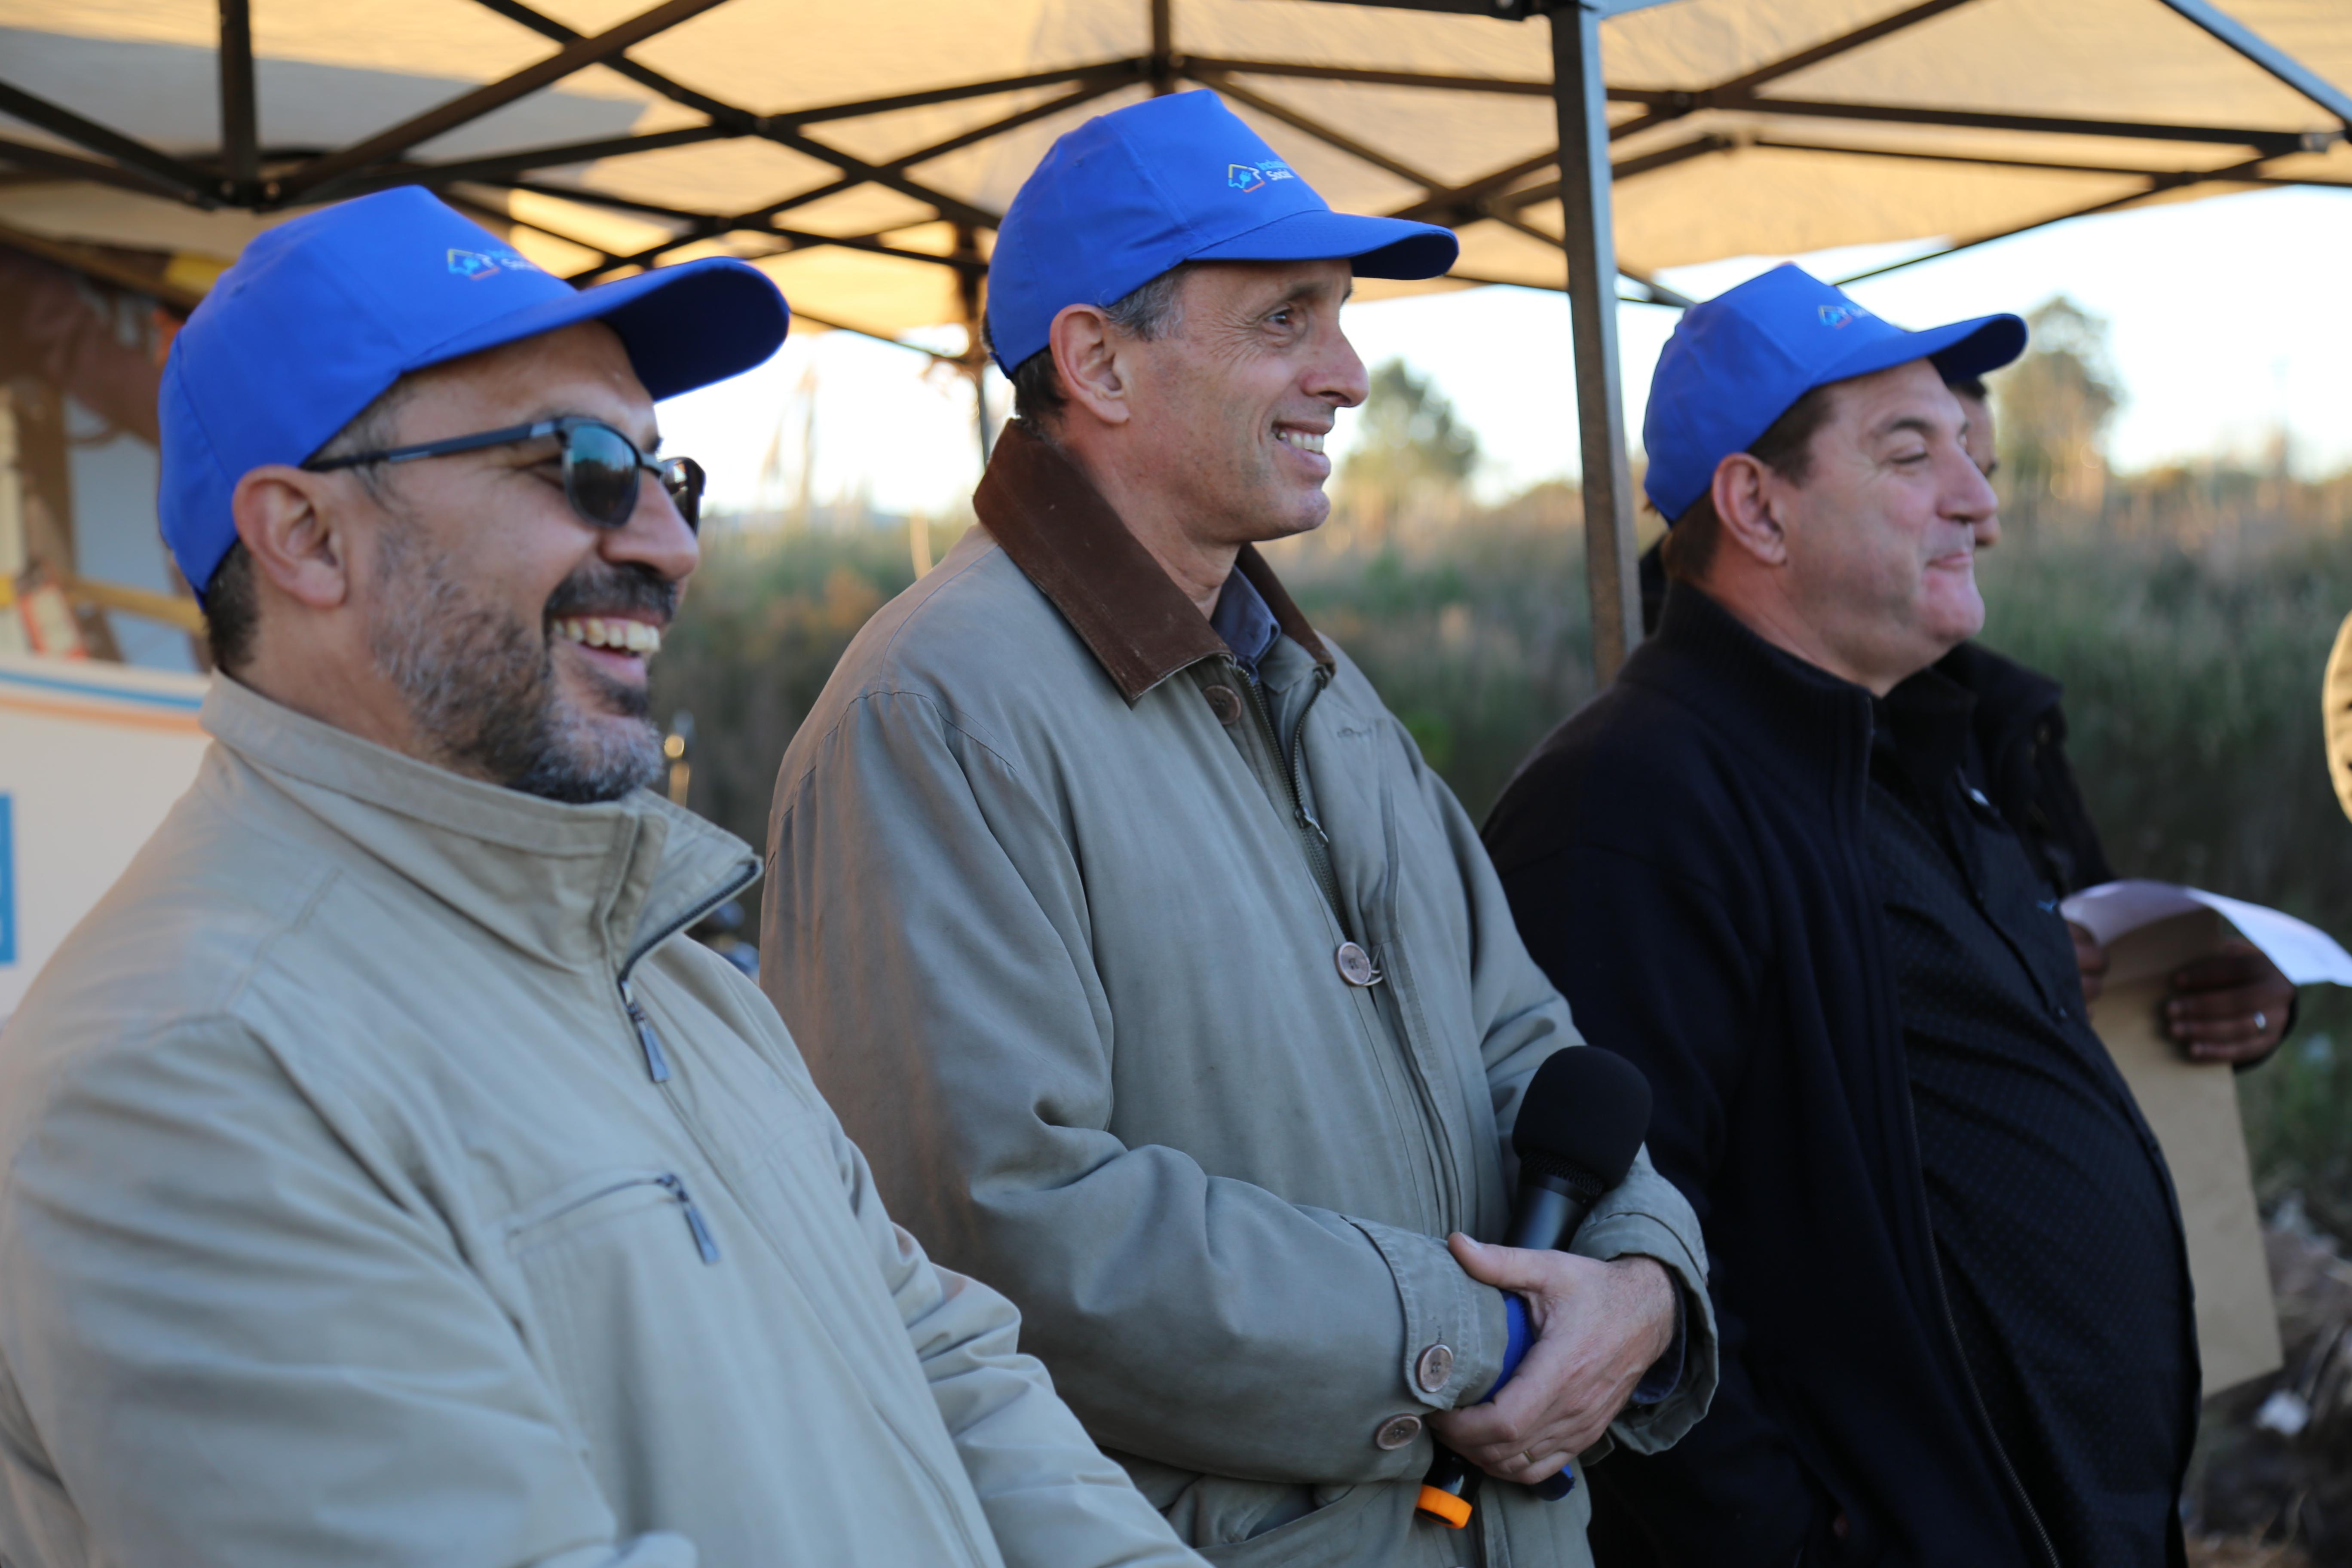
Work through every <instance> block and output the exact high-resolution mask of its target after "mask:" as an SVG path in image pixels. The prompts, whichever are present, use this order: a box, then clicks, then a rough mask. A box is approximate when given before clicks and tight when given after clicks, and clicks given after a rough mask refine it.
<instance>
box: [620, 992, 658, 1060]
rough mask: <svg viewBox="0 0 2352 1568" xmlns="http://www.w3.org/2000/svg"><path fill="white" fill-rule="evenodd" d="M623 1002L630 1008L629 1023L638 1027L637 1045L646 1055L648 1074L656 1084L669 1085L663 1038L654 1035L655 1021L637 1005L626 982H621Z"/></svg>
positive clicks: (633, 994) (634, 995)
mask: <svg viewBox="0 0 2352 1568" xmlns="http://www.w3.org/2000/svg"><path fill="white" fill-rule="evenodd" d="M621 1000H622V1002H623V1003H625V1004H626V1005H627V1006H628V1009H629V1022H631V1023H632V1024H635V1026H637V1044H638V1045H639V1046H640V1047H643V1048H644V1050H645V1053H646V1074H647V1075H648V1076H649V1077H651V1078H652V1079H653V1080H654V1081H655V1082H656V1083H667V1082H668V1081H669V1056H668V1053H667V1052H665V1051H664V1050H663V1049H662V1043H661V1037H660V1036H659V1035H657V1034H656V1033H654V1021H653V1020H652V1019H651V1018H648V1017H646V1010H645V1009H644V1008H643V1007H640V1006H638V1005H637V998H636V994H635V993H634V992H632V991H631V990H630V989H629V983H628V982H627V981H625V980H624V981H622V982H621Z"/></svg>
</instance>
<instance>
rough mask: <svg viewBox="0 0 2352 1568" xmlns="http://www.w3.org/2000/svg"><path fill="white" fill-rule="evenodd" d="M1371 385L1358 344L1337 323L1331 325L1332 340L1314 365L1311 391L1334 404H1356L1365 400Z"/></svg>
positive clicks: (1335, 405) (1341, 406) (1344, 406)
mask: <svg viewBox="0 0 2352 1568" xmlns="http://www.w3.org/2000/svg"><path fill="white" fill-rule="evenodd" d="M1371 389H1372V383H1371V377H1370V374H1367V373H1366V371H1365V370H1364V362H1363V360H1362V359H1361V358H1360V357H1359V356H1358V354H1357V353H1356V345H1355V344H1353V343H1351V342H1349V341H1348V334H1347V333H1346V332H1344V331H1340V330H1339V328H1338V327H1336V326H1335V327H1333V328H1332V329H1331V343H1330V347H1329V349H1328V350H1327V351H1326V352H1325V353H1323V354H1322V355H1321V356H1320V358H1319V359H1318V361H1317V363H1316V365H1315V374H1314V378H1313V380H1312V381H1311V382H1310V383H1309V384H1308V385H1307V394H1308V395H1310V396H1314V397H1320V398H1324V399H1326V400H1328V402H1329V403H1330V404H1331V405H1332V406H1333V407H1335V408H1353V407H1355V406H1356V405H1359V404H1360V403H1362V402H1363V401H1364V399H1365V397H1366V396H1368V395H1370V392H1371Z"/></svg>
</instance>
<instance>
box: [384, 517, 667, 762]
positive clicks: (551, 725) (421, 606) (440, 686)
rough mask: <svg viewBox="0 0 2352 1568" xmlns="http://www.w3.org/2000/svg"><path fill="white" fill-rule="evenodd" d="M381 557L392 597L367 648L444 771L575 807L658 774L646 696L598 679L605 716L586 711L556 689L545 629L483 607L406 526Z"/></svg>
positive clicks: (388, 536) (388, 534) (390, 534)
mask: <svg viewBox="0 0 2352 1568" xmlns="http://www.w3.org/2000/svg"><path fill="white" fill-rule="evenodd" d="M383 567H384V579H385V588H386V592H385V594H384V595H383V598H382V599H381V600H380V601H379V602H380V604H381V605H382V608H381V609H380V610H379V611H378V613H377V615H376V616H375V617H374V619H373V625H372V626H370V628H369V634H368V640H369V646H370V648H371V651H373V654H374V655H375V661H376V667H377V668H379V669H381V670H383V672H384V674H385V675H387V676H388V677H390V678H391V679H392V681H393V683H394V685H395V686H397V687H398V688H399V689H400V692H401V695H402V696H403V697H404V698H406V699H407V701H408V710H409V715H410V718H411V720H412V721H414V723H415V726H416V732H417V736H418V738H419V739H420V740H421V741H423V742H424V743H425V746H426V747H427V748H429V749H430V750H431V751H432V752H434V753H436V760H438V761H440V762H441V763H443V765H445V766H447V767H450V768H452V769H453V770H455V771H457V772H461V773H476V774H478V775H480V776H482V777H485V778H488V779H489V780H490V781H492V782H493V783H495V784H502V785H504V786H505V787H507V788H508V789H512V790H520V791H521V792H522V793H523V794H525V795H539V796H541V797H542V798H544V799H547V800H558V801H563V802H566V803H568V804H572V805H588V804H592V803H593V802H597V801H607V800H618V799H620V798H621V797H622V796H623V795H628V794H630V793H631V792H632V791H635V790H638V789H642V788H643V787H645V786H646V784H651V783H652V782H653V781H654V780H655V779H656V778H657V777H659V776H660V773H661V769H662V752H661V737H660V735H659V734H657V733H656V731H655V729H654V726H653V724H652V723H651V721H648V720H647V718H646V707H647V703H646V693H645V691H644V690H643V689H640V688H637V687H633V686H625V685H623V684H621V683H620V682H618V681H614V680H612V679H608V678H606V677H604V675H602V674H601V673H598V672H593V671H592V672H590V679H592V680H593V681H594V682H595V683H596V684H597V685H598V686H599V688H600V695H601V696H602V697H603V698H604V704H603V706H604V714H603V715H592V714H589V713H586V712H583V711H582V710H580V709H579V708H578V707H577V706H575V705H574V704H572V703H570V702H567V701H566V700H564V698H563V696H562V690H561V689H560V688H559V687H558V685H557V684H556V679H555V650H554V647H553V645H552V642H551V636H552V634H551V632H550V630H549V629H548V628H547V627H546V626H544V625H541V626H527V625H525V624H524V623H523V622H521V621H520V620H519V619H517V618H516V617H514V616H511V615H509V614H506V613H504V612H502V611H500V610H499V609H498V608H497V607H495V606H493V605H487V604H481V603H478V602H476V601H475V600H474V599H472V597H471V596H470V595H467V592H466V590H465V588H464V587H463V586H462V585H461V584H459V583H458V582H457V579H455V578H454V577H451V576H450V575H449V574H447V573H446V572H445V571H444V570H443V569H442V565H441V563H440V561H439V560H438V559H436V557H434V556H433V555H432V553H431V552H429V551H425V550H420V549H419V548H418V547H417V544H416V542H415V541H414V540H413V539H411V538H410V537H408V533H407V531H406V530H405V529H403V528H398V527H394V528H392V529H388V530H386V531H385V532H384V535H383ZM559 596H560V595H559ZM613 714H618V715H620V716H622V717H623V718H624V719H625V720H627V721H628V722H625V723H620V724H615V723H613V722H612V721H611V718H610V716H611V715H613ZM599 717H603V718H604V720H605V721H604V722H603V723H599V722H598V721H597V720H598V718H599Z"/></svg>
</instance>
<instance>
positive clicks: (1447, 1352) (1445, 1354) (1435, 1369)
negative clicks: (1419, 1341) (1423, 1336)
mask: <svg viewBox="0 0 2352 1568" xmlns="http://www.w3.org/2000/svg"><path fill="white" fill-rule="evenodd" d="M1453 1375H1454V1347H1453V1346H1451V1345H1432V1346H1430V1347H1429V1348H1428V1349H1427V1350H1425V1351H1423V1352H1421V1359H1420V1360H1419V1361H1417V1362H1415V1363H1412V1377H1413V1381H1414V1382H1415V1383H1418V1384H1421V1391H1422V1392H1423V1394H1435V1393H1437V1392H1438V1391H1439V1390H1441V1389H1443V1388H1444V1386H1445V1380H1446V1379H1448V1378H1450V1377H1452V1376H1453Z"/></svg>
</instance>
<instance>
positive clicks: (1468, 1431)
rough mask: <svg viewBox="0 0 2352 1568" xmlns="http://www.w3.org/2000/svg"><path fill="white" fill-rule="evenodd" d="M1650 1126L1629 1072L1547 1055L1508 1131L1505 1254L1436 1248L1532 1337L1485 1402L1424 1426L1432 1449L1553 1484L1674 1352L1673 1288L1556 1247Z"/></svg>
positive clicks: (1584, 1058)
mask: <svg viewBox="0 0 2352 1568" xmlns="http://www.w3.org/2000/svg"><path fill="white" fill-rule="evenodd" d="M1649 1121H1650V1086H1649V1083H1648V1081H1647V1080H1646V1079H1643V1077H1642V1074H1641V1071H1640V1069H1638V1068H1635V1067H1634V1066H1633V1064H1632V1063H1630V1062H1628V1061H1626V1060H1625V1059H1624V1058H1622V1057H1619V1056H1615V1055H1612V1053H1610V1052H1607V1051H1603V1050H1597V1049H1594V1048H1592V1047H1580V1048H1577V1047H1572V1048H1570V1049H1567V1050H1563V1051H1559V1052H1557V1053H1555V1054H1554V1055H1553V1056H1552V1057H1550V1058H1549V1059H1547V1060H1546V1061H1545V1062H1544V1064H1543V1066H1542V1067H1540V1068H1538V1069H1537V1071H1536V1075H1535V1078H1534V1079H1533V1080H1532V1081H1530V1082H1529V1084H1528V1090H1527V1094H1526V1096H1525V1097H1524V1098H1523V1100H1522V1101H1521V1103H1520V1108H1519V1115H1518V1121H1517V1124H1516V1126H1515V1128H1514V1130H1513V1131H1512V1134H1511V1146H1512V1148H1513V1149H1514V1150H1515V1151H1516V1152H1517V1154H1518V1156H1519V1187H1518V1197H1517V1202H1516V1203H1515V1204H1514V1205H1513V1207H1512V1215H1511V1227H1510V1230H1509V1232H1508V1233H1507V1236H1506V1237H1505V1241H1504V1244H1503V1245H1502V1246H1499V1247H1496V1246H1488V1245H1486V1244H1484V1243H1480V1242H1476V1241H1473V1240H1471V1239H1470V1238H1469V1237H1466V1236H1460V1235H1456V1236H1454V1237H1450V1238H1448V1243H1447V1245H1448V1246H1449V1247H1451V1248H1452V1249H1453V1252H1454V1258H1456V1260H1458V1261H1459V1262H1460V1263H1461V1265H1462V1267H1463V1269H1464V1271H1465V1272H1466V1273H1468V1274H1469V1275H1470V1277H1471V1278H1473V1279H1477V1280H1480V1281H1482V1282H1484V1283H1486V1284H1489V1285H1493V1286H1496V1288H1497V1289H1504V1290H1508V1291H1511V1292H1513V1293H1514V1294H1516V1295H1517V1296H1519V1297H1520V1298H1521V1299H1522V1300H1525V1301H1526V1303H1527V1306H1528V1319H1529V1326H1530V1327H1531V1328H1532V1329H1533V1330H1534V1331H1535V1333H1536V1336H1537V1338H1536V1341H1535V1343H1534V1345H1533V1346H1532V1347H1531V1348H1530V1349H1529V1350H1528V1354H1527V1358H1526V1360H1525V1361H1523V1362H1522V1363H1520V1364H1519V1367H1518V1370H1517V1372H1516V1373H1513V1375H1512V1377H1511V1380H1510V1381H1509V1382H1508V1383H1507V1384H1504V1386H1503V1388H1502V1390H1501V1392H1500V1393H1498V1394H1496V1396H1495V1397H1494V1399H1493V1400H1491V1401H1490V1402H1488V1403H1486V1404H1484V1405H1472V1406H1470V1407H1469V1408H1467V1409H1462V1410H1449V1411H1443V1412H1440V1413H1439V1414H1437V1415H1434V1416H1433V1417H1431V1421H1430V1425H1431V1427H1432V1429H1433V1431H1434V1432H1435V1433H1436V1435H1437V1436H1438V1437H1439V1439H1440V1440H1441V1441H1442V1442H1443V1443H1444V1445H1445V1446H1446V1447H1448V1448H1451V1449H1452V1450H1453V1451H1454V1452H1455V1453H1457V1454H1459V1455H1461V1456H1462V1457H1463V1458H1465V1459H1467V1460H1468V1461H1470V1462H1471V1463H1472V1464H1475V1465H1476V1466H1477V1467H1478V1468H1480V1469H1482V1470H1484V1471H1485V1472H1486V1473H1487V1474H1488V1475H1492V1476H1495V1477H1496V1478H1498V1479H1503V1480H1508V1481H1517V1482H1520V1483H1522V1484H1527V1485H1535V1484H1537V1483H1541V1482H1547V1481H1549V1480H1550V1479H1551V1478H1554V1477H1557V1476H1559V1473H1560V1471H1561V1470H1563V1469H1564V1468H1566V1467H1567V1466H1568V1465H1569V1464H1570V1462H1571V1461H1572V1460H1573V1459H1574V1458H1576V1456H1577V1455H1578V1454H1579V1453H1580V1452H1581V1451H1582V1450H1584V1449H1585V1448H1588V1447H1591V1446H1592V1445H1593V1444H1594V1443H1597V1442H1598V1441H1600V1439H1601V1435H1602V1434H1603V1433H1604V1432H1605V1431H1606V1430H1607V1429H1608V1426H1609V1423H1610V1421H1611V1420H1612V1418H1614V1417H1615V1415H1616V1414H1617V1412H1618V1411H1619V1410H1620V1409H1622V1408H1623V1406H1624V1404H1625V1401H1626V1399H1627V1398H1628V1397H1629V1396H1630V1395H1631V1394H1633V1390H1634V1388H1635V1386H1636V1385H1637V1384H1639V1383H1640V1382H1641V1378H1642V1374H1643V1373H1644V1372H1645V1371H1646V1370H1648V1368H1649V1367H1650V1365H1651V1364H1652V1363H1654V1362H1655V1361H1656V1360H1657V1359H1658V1358H1659V1357H1660V1356H1661V1355H1663V1354H1664V1353H1665V1352H1666V1349H1667V1347H1668V1346H1669V1345H1670V1344H1671V1343H1672V1342H1673V1337H1674V1327H1675V1286H1674V1282H1673V1280H1672V1279H1671V1278H1670V1277H1669V1276H1668V1275H1667V1273H1666V1271H1665V1268H1664V1266H1663V1265H1661V1264H1659V1263H1658V1262H1656V1261H1655V1260H1654V1259H1651V1258H1619V1259H1616V1260H1614V1261H1612V1262H1607V1263H1602V1262H1599V1261H1596V1260H1594V1259H1592V1258H1580V1257H1577V1256H1575V1255H1573V1254H1570V1253H1567V1252H1562V1251H1559V1250H1556V1249H1557V1248H1560V1247H1566V1246H1567V1245H1568V1244H1569V1243H1570V1241H1571V1240H1573V1239H1574V1237H1575V1235H1576V1231H1577V1227H1578V1226H1581V1225H1582V1224H1583V1223H1584V1218H1585V1215H1587V1214H1589V1213H1590V1212H1591V1207H1592V1205H1593V1203H1594V1202H1595V1201H1596V1200H1597V1199H1598V1198H1599V1197H1600V1196H1601V1194H1602V1193H1604V1192H1606V1191H1608V1190H1609V1189H1610V1188H1611V1187H1613V1186H1615V1185H1616V1184H1618V1183H1620V1182H1622V1181H1623V1180H1624V1178H1625V1173H1626V1172H1627V1171H1628V1170H1630V1169H1631V1168H1632V1166H1633V1158H1634V1155H1635V1154H1636V1152H1639V1150H1640V1149H1641V1146H1642V1139H1643V1136H1644V1135H1645V1134H1646V1133H1647V1132H1648V1131H1649ZM1560 1489H1562V1490H1564V1487H1562V1488H1560ZM1547 1490H1549V1488H1547Z"/></svg>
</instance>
